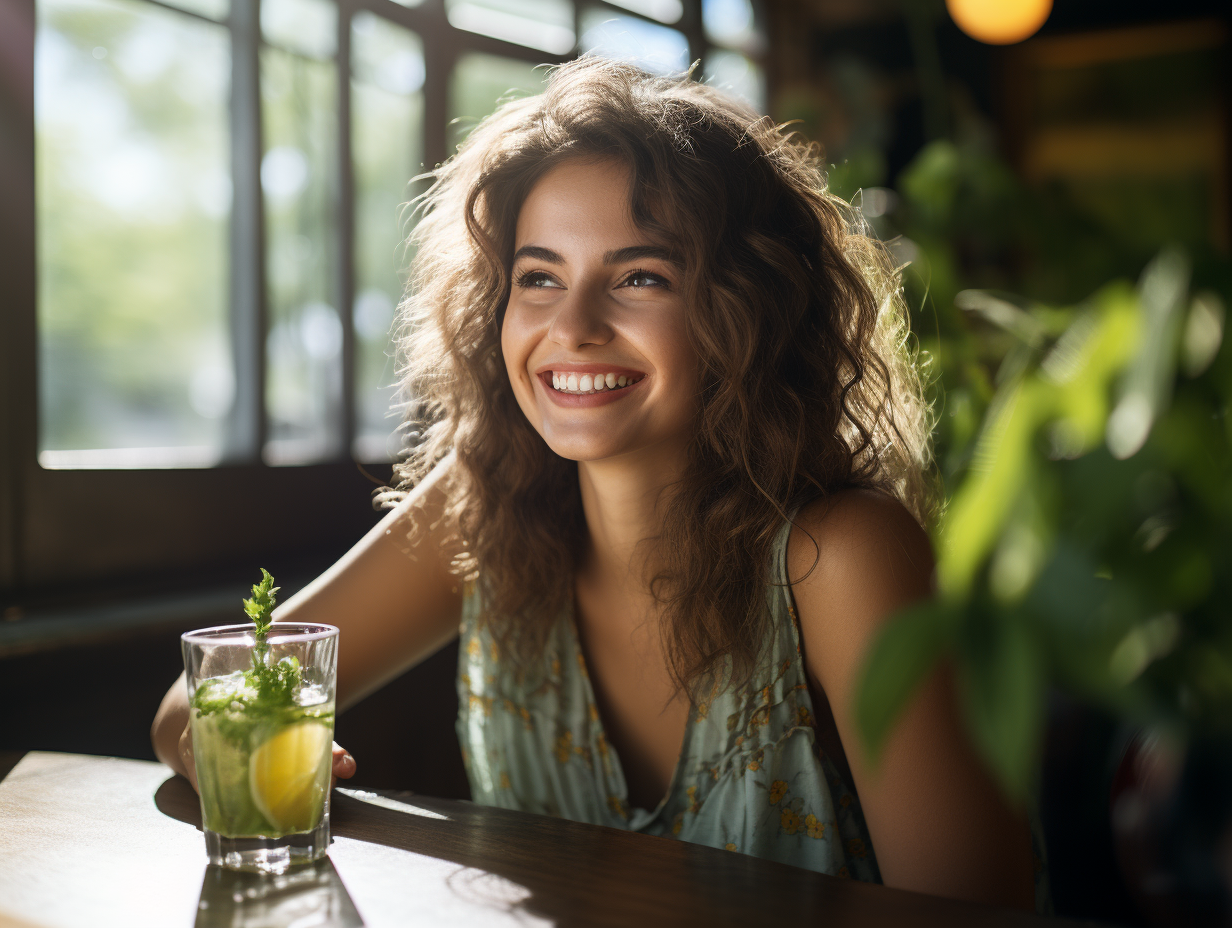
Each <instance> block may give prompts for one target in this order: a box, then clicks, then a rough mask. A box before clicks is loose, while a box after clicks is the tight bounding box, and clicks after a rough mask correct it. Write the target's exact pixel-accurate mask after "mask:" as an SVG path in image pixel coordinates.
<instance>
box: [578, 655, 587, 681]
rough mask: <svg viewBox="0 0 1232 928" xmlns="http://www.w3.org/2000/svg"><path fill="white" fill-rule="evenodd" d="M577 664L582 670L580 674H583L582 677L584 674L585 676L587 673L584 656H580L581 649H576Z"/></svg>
mask: <svg viewBox="0 0 1232 928" xmlns="http://www.w3.org/2000/svg"><path fill="white" fill-rule="evenodd" d="M577 665H578V670H580V671H582V676H584V677H585V676H587V673H586V658H584V657H583V656H582V652H581V651H578V654H577Z"/></svg>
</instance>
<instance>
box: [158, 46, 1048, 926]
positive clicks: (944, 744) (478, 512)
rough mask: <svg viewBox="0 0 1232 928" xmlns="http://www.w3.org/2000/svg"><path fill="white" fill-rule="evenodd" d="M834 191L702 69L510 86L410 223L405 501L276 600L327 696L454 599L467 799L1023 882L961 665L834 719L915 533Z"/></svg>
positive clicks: (446, 636) (882, 329) (893, 342)
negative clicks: (331, 676)
mask: <svg viewBox="0 0 1232 928" xmlns="http://www.w3.org/2000/svg"><path fill="white" fill-rule="evenodd" d="M855 218H856V217H854V216H853V215H852V214H851V213H850V211H849V210H848V208H847V207H846V205H845V204H843V203H842V201H840V200H838V199H836V198H835V197H833V196H831V195H830V194H828V193H827V192H826V188H825V182H824V178H823V176H822V174H821V173H820V172H819V168H818V165H817V163H816V158H815V155H814V153H813V152H812V151H811V150H810V149H808V148H807V147H806V146H804V145H802V144H800V143H798V142H796V141H794V140H793V139H792V138H791V137H790V136H789V135H787V134H785V133H784V132H783V131H782V130H781V129H780V128H777V127H774V126H773V125H771V124H769V123H768V122H767V121H764V120H758V119H757V118H756V116H755V115H754V114H753V113H751V112H750V111H748V110H746V109H744V108H743V107H742V106H740V105H738V104H736V103H735V102H733V101H732V100H730V99H729V98H727V97H725V96H723V95H721V94H719V93H717V92H715V91H713V90H711V89H709V88H707V87H705V86H702V85H699V84H697V83H695V82H691V81H687V80H685V81H679V80H671V79H662V78H655V77H651V76H649V75H646V74H644V73H642V72H640V71H638V70H636V69H635V68H632V67H629V66H626V65H620V64H613V63H610V62H603V61H599V60H595V59H583V60H581V61H577V62H574V63H572V64H568V65H565V66H563V67H561V68H559V69H558V70H556V71H555V72H554V73H553V74H552V76H551V79H550V81H549V84H548V88H547V90H546V92H545V93H544V94H542V95H541V96H537V97H531V98H528V99H523V100H519V101H515V102H512V103H508V104H506V105H504V106H503V107H502V108H501V109H500V110H499V111H498V112H497V113H496V114H495V115H494V116H492V117H491V118H489V119H488V120H486V121H484V122H483V123H482V124H481V125H480V126H479V127H478V128H477V129H476V130H475V131H474V132H473V133H472V134H471V136H470V137H469V139H468V140H467V142H466V143H465V144H464V145H463V146H462V148H461V150H460V151H459V153H458V154H457V155H456V156H455V157H454V158H452V159H451V160H450V161H449V162H447V163H446V164H445V165H444V166H442V167H441V168H440V169H439V170H438V171H437V172H436V183H435V186H434V187H433V188H432V190H431V192H430V193H429V194H428V195H427V197H426V199H425V201H424V204H423V212H422V218H421V219H420V221H419V223H418V225H417V227H416V230H415V233H414V244H415V246H416V258H415V262H414V267H413V279H412V281H411V287H410V291H409V292H410V295H409V296H408V298H407V300H406V302H405V304H404V306H403V318H402V323H401V333H402V336H401V346H400V348H401V352H402V361H403V364H404V384H405V387H406V390H407V394H408V395H409V396H411V397H413V398H414V402H415V405H414V408H413V410H412V412H411V415H410V416H409V419H410V421H412V422H414V423H416V427H417V428H418V429H419V432H418V433H417V434H416V435H415V442H414V443H413V448H412V450H411V452H410V455H409V457H408V459H407V460H406V462H405V463H404V464H403V465H402V466H401V469H400V474H401V477H402V478H403V483H402V487H401V489H399V490H398V491H397V492H396V493H395V492H394V491H391V492H390V493H389V494H387V497H388V501H389V502H392V503H394V505H393V509H392V511H391V512H390V513H389V514H388V515H387V516H386V517H385V518H384V519H383V520H382V521H381V523H380V524H379V525H377V526H376V527H375V528H374V529H373V530H372V531H371V532H370V533H369V534H368V535H367V536H366V537H365V538H364V539H363V540H361V541H360V542H359V544H357V545H356V546H355V547H354V548H353V549H352V550H351V551H350V553H348V554H347V555H346V556H345V557H344V558H343V559H342V560H341V561H339V562H338V563H337V564H336V565H334V567H332V568H331V569H330V570H329V571H328V572H326V573H325V574H324V575H323V576H322V577H320V578H319V579H317V580H316V581H315V582H314V583H312V584H311V585H310V586H309V587H308V588H306V589H305V590H303V591H302V592H301V593H299V594H298V595H296V596H295V597H293V598H292V599H291V600H290V601H288V602H287V603H286V604H285V605H284V606H283V607H281V609H280V610H279V611H278V613H277V617H278V618H279V619H281V620H291V619H294V620H302V621H326V622H330V623H333V624H337V625H339V626H340V627H341V629H342V641H343V644H342V647H341V649H340V663H339V670H338V691H339V699H340V704H341V705H343V706H345V705H347V704H349V703H353V702H355V701H356V700H358V699H360V698H362V697H363V696H364V695H366V694H367V693H369V692H371V691H372V690H374V689H376V688H377V687H379V686H381V685H382V684H383V683H385V682H387V681H389V680H390V679H392V678H394V677H395V676H397V675H398V674H400V673H401V672H403V671H404V670H405V669H406V668H407V667H410V666H412V665H413V664H415V663H417V662H418V661H420V660H422V659H424V658H425V657H427V656H428V655H429V654H431V653H432V652H434V651H435V650H436V649H438V648H440V647H441V646H442V645H444V644H445V643H446V642H448V641H449V640H450V639H452V638H453V637H454V636H455V635H458V634H459V629H460V634H461V636H462V641H461V652H460V653H461V659H460V666H459V675H458V690H459V696H460V712H459V719H458V734H459V738H460V740H461V742H462V748H463V752H464V756H465V760H466V764H467V769H468V773H469V777H470V781H471V787H472V791H473V794H474V798H475V800H476V801H478V802H483V803H489V804H494V805H500V806H505V807H509V808H516V809H524V810H527V811H533V812H540V813H547V814H553V815H563V816H566V817H569V818H574V819H579V820H584V821H589V822H595V823H599V824H604V825H610V826H614V827H618V828H630V829H635V830H639V831H645V832H648V833H651V834H657V835H674V836H676V837H678V838H680V839H682V840H688V841H696V842H700V843H703V844H708V845H711V846H715V847H720V848H727V849H729V850H732V851H737V852H741V853H748V854H754V855H757V856H762V857H767V858H772V859H775V860H780V861H784V862H787V863H792V864H796V865H798V866H803V867H809V868H812V869H815V870H819V871H822V872H826V873H831V874H838V875H850V876H853V877H857V878H859V879H863V880H883V881H884V882H886V883H887V884H890V885H893V886H898V887H903V888H907V889H913V890H919V891H923V892H929V893H935V894H940V895H947V896H953V897H957V898H963V899H970V900H979V901H984V902H995V903H1002V904H1009V905H1017V906H1021V907H1023V908H1031V907H1032V906H1033V892H1034V890H1033V856H1032V847H1031V845H1032V842H1031V836H1030V829H1029V827H1028V824H1027V819H1026V817H1025V815H1024V814H1023V813H1021V812H1018V811H1015V810H1013V809H1011V808H1009V807H1008V806H1007V805H1006V803H1005V801H1004V800H1003V799H1002V798H1001V796H1000V794H999V792H998V790H997V788H996V787H995V785H994V783H993V782H992V780H991V779H990V777H989V776H988V774H987V773H986V772H985V770H984V768H983V767H982V766H981V764H980V762H979V761H978V759H977V757H976V755H975V754H974V752H973V750H972V748H971V746H970V745H969V743H968V741H967V739H966V737H965V735H964V732H963V728H962V725H961V722H960V719H959V714H958V710H957V708H956V703H955V697H954V692H953V686H952V683H951V680H950V679H949V677H948V676H947V675H946V674H945V673H944V672H939V673H938V674H937V675H936V676H935V677H934V678H933V679H932V680H931V681H930V682H929V683H928V684H927V685H926V686H925V687H924V689H923V690H922V692H920V693H919V695H918V696H917V697H916V698H915V700H914V702H913V703H912V705H911V707H910V709H909V711H908V712H907V713H906V715H905V716H904V718H903V719H902V720H901V722H900V724H899V725H898V726H897V728H896V730H895V731H894V733H893V735H892V737H891V738H890V741H889V743H888V745H887V747H886V749H885V751H884V753H883V756H882V759H881V760H880V762H879V763H878V764H877V765H872V764H871V763H870V762H869V761H868V759H867V758H866V757H865V754H864V749H863V746H862V742H861V739H860V736H859V733H858V732H857V730H856V726H855V721H854V712H853V691H854V687H855V683H856V681H857V678H858V675H859V673H860V670H861V666H862V661H863V659H864V655H865V653H866V651H867V649H868V647H869V646H870V644H871V642H872V640H873V639H874V637H875V636H876V634H877V632H878V629H879V628H880V626H881V625H882V623H883V622H884V621H885V620H886V619H887V618H889V617H890V616H892V615H893V614H894V613H895V612H896V611H897V610H899V609H901V608H902V607H904V606H906V605H909V604H910V603H912V602H913V601H915V600H918V599H920V598H921V597H925V596H928V595H929V592H930V584H931V574H932V556H931V553H930V549H929V543H928V540H927V537H926V535H925V533H924V531H923V530H922V528H921V523H922V521H923V520H924V519H925V518H926V517H927V512H928V502H927V492H926V481H925V469H926V465H927V462H928V434H927V421H926V409H925V406H924V404H923V402H922V400H921V396H920V389H919V382H918V379H917V377H916V375H915V371H914V368H913V366H912V359H911V357H910V355H909V353H908V352H907V351H906V350H905V347H904V346H905V333H904V318H903V311H902V304H901V298H900V296H899V292H898V283H897V278H896V275H895V274H894V272H893V268H892V267H891V266H890V265H889V264H888V263H887V261H886V258H885V256H884V254H883V253H882V251H881V250H880V249H879V247H878V246H877V245H876V244H875V243H874V242H871V241H870V240H868V239H866V238H865V237H863V236H862V235H861V234H860V232H859V226H858V224H856V223H855V221H854V220H855ZM186 720H187V709H186V706H185V698H184V688H183V684H182V682H181V683H178V684H177V685H176V686H175V687H173V688H172V690H171V691H170V692H169V693H168V695H167V698H166V699H165V700H164V704H163V707H162V708H161V709H160V712H159V716H158V718H157V719H156V720H155V725H154V740H155V744H156V750H157V752H158V755H159V756H160V757H161V758H163V760H164V761H165V762H166V763H168V764H169V765H170V766H172V767H173V768H175V769H177V770H179V771H181V772H184V773H187V774H188V775H189V776H190V777H191V775H192V756H191V742H190V740H189V738H188V736H187V727H186ZM390 734H391V737H396V736H397V734H396V732H393V731H391V733H390ZM353 771H354V761H353V760H352V759H351V758H350V757H349V756H348V755H346V754H345V752H343V751H342V750H341V749H339V750H338V751H337V752H336V755H335V772H336V774H337V775H338V776H343V777H345V776H349V775H350V774H351V773H352V772H353Z"/></svg>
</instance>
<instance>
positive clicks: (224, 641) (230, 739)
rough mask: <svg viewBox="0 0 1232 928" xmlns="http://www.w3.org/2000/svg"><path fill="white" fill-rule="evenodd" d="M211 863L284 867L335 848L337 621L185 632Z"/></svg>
mask: <svg viewBox="0 0 1232 928" xmlns="http://www.w3.org/2000/svg"><path fill="white" fill-rule="evenodd" d="M181 647H182V649H183V652H184V670H185V676H186V677H187V679H188V702H189V706H190V709H189V714H190V725H191V728H192V740H193V755H194V757H195V759H196V768H197V786H198V789H199V792H200V795H201V821H202V827H203V830H204V832H205V848H206V853H207V854H208V856H209V859H210V863H212V864H215V865H217V866H221V867H227V868H230V869H233V870H255V871H258V872H264V873H282V872H284V871H285V870H286V869H287V868H288V867H290V866H292V865H294V864H298V863H307V862H310V861H313V860H318V859H320V858H321V857H323V856H324V855H325V851H326V849H327V848H328V846H329V784H330V773H331V768H332V746H333V735H334V691H335V687H336V678H337V668H338V629H336V628H334V627H333V626H330V625H307V624H297V623H291V622H285V623H274V624H273V625H271V626H270V627H269V632H268V635H267V638H266V640H265V641H264V642H260V643H259V642H258V641H257V638H256V629H255V626H253V625H224V626H220V627H217V628H204V629H199V630H198V631H192V632H187V633H185V634H184V635H182V636H181Z"/></svg>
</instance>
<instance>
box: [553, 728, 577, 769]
mask: <svg viewBox="0 0 1232 928" xmlns="http://www.w3.org/2000/svg"><path fill="white" fill-rule="evenodd" d="M572 747H573V732H571V731H567V732H565V733H564V734H563V735H561V736H560V737H559V738H557V739H556V761H557V763H561V764H567V763H569V754H570V749H571V748H572Z"/></svg>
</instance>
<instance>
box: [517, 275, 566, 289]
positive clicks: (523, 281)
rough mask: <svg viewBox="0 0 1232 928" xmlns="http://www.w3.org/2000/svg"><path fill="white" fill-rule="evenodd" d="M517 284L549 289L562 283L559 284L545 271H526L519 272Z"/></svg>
mask: <svg viewBox="0 0 1232 928" xmlns="http://www.w3.org/2000/svg"><path fill="white" fill-rule="evenodd" d="M517 284H518V286H519V287H524V288H528V289H548V288H552V287H559V286H560V284H558V283H557V282H556V281H555V280H553V279H552V278H551V277H550V276H549V275H547V274H545V273H544V272H543V271H526V272H524V273H522V274H519V275H518V279H517Z"/></svg>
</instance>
